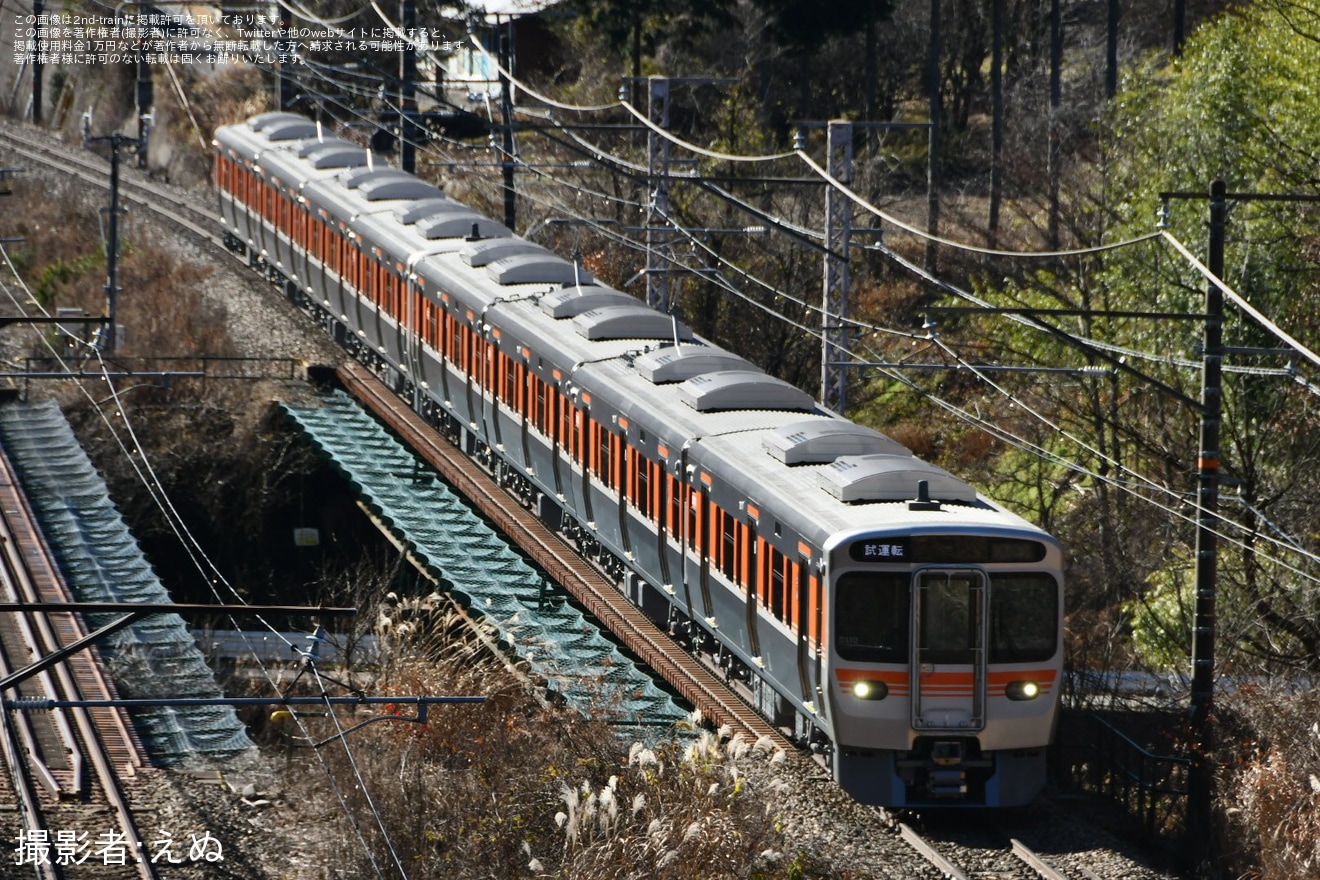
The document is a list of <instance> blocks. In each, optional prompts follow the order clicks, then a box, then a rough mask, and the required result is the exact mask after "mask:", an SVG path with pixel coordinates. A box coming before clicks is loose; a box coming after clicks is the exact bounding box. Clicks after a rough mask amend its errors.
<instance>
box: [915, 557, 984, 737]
mask: <svg viewBox="0 0 1320 880" xmlns="http://www.w3.org/2000/svg"><path fill="white" fill-rule="evenodd" d="M987 593H988V591H987V589H986V579H985V575H984V574H983V573H982V572H980V571H976V570H969V569H925V570H922V571H919V572H917V575H916V581H915V583H914V585H913V602H912V608H913V638H912V652H913V653H912V727H913V729H914V730H917V731H941V732H949V733H952V732H974V731H978V730H981V729H982V728H984V727H985V682H986V649H985V648H986V635H985V633H986V618H987V615H986V600H987Z"/></svg>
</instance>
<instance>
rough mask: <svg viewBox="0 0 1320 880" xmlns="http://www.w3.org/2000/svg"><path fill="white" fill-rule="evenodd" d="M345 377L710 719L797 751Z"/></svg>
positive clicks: (372, 381)
mask: <svg viewBox="0 0 1320 880" xmlns="http://www.w3.org/2000/svg"><path fill="white" fill-rule="evenodd" d="M338 376H339V379H340V381H341V382H342V383H343V385H344V387H345V388H346V389H347V390H348V392H349V393H350V394H351V395H353V396H354V397H355V398H357V399H358V400H359V401H360V402H361V403H362V404H363V405H365V406H367V407H368V408H369V409H371V410H372V411H373V412H375V413H376V414H377V416H379V417H380V418H381V419H382V420H383V421H384V422H385V423H386V424H387V425H389V426H390V427H391V428H392V429H393V430H394V431H395V432H396V433H398V434H399V436H400V437H402V438H403V439H404V441H405V442H406V443H407V444H408V445H409V446H411V447H412V448H413V449H414V450H415V451H417V452H418V453H419V454H420V455H421V456H422V457H423V458H424V459H426V461H427V462H428V463H429V464H430V465H431V466H432V467H434V468H436V470H437V471H438V472H439V473H440V474H441V476H442V477H444V479H445V480H447V481H448V482H449V483H450V484H451V485H453V486H454V487H455V488H456V489H457V490H458V491H459V492H461V493H462V494H463V495H465V496H467V497H468V498H469V499H471V500H472V501H473V503H475V504H477V506H478V507H479V508H480V509H481V511H482V513H484V514H485V515H486V516H487V517H489V518H490V519H491V520H492V521H493V522H494V523H495V525H496V527H497V528H499V529H500V530H501V531H503V532H505V534H507V535H509V537H510V538H512V539H513V540H514V541H515V542H516V543H518V544H519V545H520V546H521V547H522V548H523V549H524V550H525V551H526V552H527V553H528V554H529V555H531V556H532V558H533V559H534V560H535V561H536V562H537V564H538V565H540V566H541V568H542V569H544V570H545V572H546V574H547V575H549V577H550V578H551V579H552V580H554V581H556V582H557V583H559V584H560V585H561V586H563V587H564V589H566V590H567V591H568V592H569V593H570V594H572V595H573V597H574V598H575V599H576V600H577V601H578V602H579V603H581V605H582V606H583V607H584V608H585V609H586V610H587V611H588V612H589V613H591V614H592V615H594V616H595V617H596V619H598V620H600V621H601V623H602V624H603V625H604V626H605V628H606V629H608V630H609V631H610V632H612V633H613V634H614V636H615V637H616V638H618V639H620V640H621V641H622V642H623V643H624V644H625V645H627V647H628V648H629V649H630V650H632V651H633V652H634V653H636V654H637V655H638V656H639V657H641V659H642V660H643V662H645V663H646V664H647V665H648V666H650V667H651V668H652V669H654V670H655V671H656V673H657V674H659V675H660V677H661V678H663V679H665V680H666V681H668V682H669V683H670V684H671V685H673V686H674V687H675V688H676V689H677V690H678V691H679V693H681V694H682V695H683V696H684V697H685V698H686V699H687V700H688V701H689V702H691V703H692V705H694V706H696V707H697V708H698V709H700V710H701V712H702V713H703V715H704V716H705V717H707V718H710V719H712V720H714V721H715V722H716V723H718V724H727V725H729V726H730V727H731V728H732V729H734V730H735V731H737V732H740V733H743V734H744V735H746V736H750V737H751V738H752V739H753V740H758V739H760V738H762V737H768V738H770V739H771V740H772V741H774V742H775V744H776V745H777V746H779V747H780V748H783V749H784V750H786V751H792V750H796V746H794V745H793V744H792V743H790V742H789V741H788V740H787V739H786V738H785V737H784V736H783V734H781V733H780V732H779V731H778V730H777V729H776V728H775V727H773V726H772V725H770V724H769V723H768V722H766V721H765V720H764V719H763V718H761V717H760V716H759V715H757V714H756V713H755V711H753V710H752V708H751V707H750V706H748V705H747V704H746V703H745V702H743V700H742V699H741V698H739V697H738V696H737V695H736V694H734V693H733V692H732V691H730V690H729V689H728V688H727V687H725V686H724V685H723V684H722V683H721V682H719V681H717V680H716V678H715V676H714V674H713V673H711V672H710V671H709V670H708V669H707V667H705V666H704V665H703V664H702V663H701V662H700V661H699V660H697V659H696V658H694V657H692V656H691V655H689V654H688V653H687V652H686V651H684V650H683V649H681V648H680V647H679V646H677V645H676V644H675V643H674V642H673V641H672V640H671V639H669V638H668V637H667V636H665V635H664V634H663V633H661V632H660V630H659V629H658V628H657V627H656V626H655V624H654V623H653V622H652V621H651V620H650V619H649V618H647V617H646V616H645V615H643V614H642V612H641V610H640V609H638V608H637V607H636V606H634V605H633V604H632V603H631V602H628V601H627V599H626V598H625V597H624V596H623V595H622V594H621V593H620V592H619V590H617V589H616V588H615V587H614V585H613V584H611V583H609V582H608V581H606V580H605V578H604V577H603V576H602V575H601V574H600V573H599V572H598V571H596V570H595V569H594V568H591V567H590V566H589V563H587V562H586V561H585V560H583V559H582V558H581V557H579V556H578V555H577V554H576V553H575V552H574V551H573V550H572V549H571V548H570V547H568V545H566V544H565V543H564V542H563V541H562V540H561V539H560V538H558V537H557V536H556V535H555V534H554V533H553V532H551V531H550V530H549V529H548V528H547V527H546V526H545V524H544V523H542V522H541V521H540V520H539V519H538V518H537V517H536V516H535V515H534V514H532V513H531V512H529V511H528V510H526V508H524V507H523V506H522V505H521V504H520V503H519V502H518V501H517V500H516V499H514V498H513V497H511V496H510V495H509V494H508V493H507V492H505V491H504V490H503V489H502V488H500V487H499V486H498V485H497V484H496V483H495V481H494V480H493V479H491V478H490V476H489V475H488V474H486V473H485V472H484V471H483V470H481V469H480V468H479V467H478V466H477V465H476V464H474V463H473V462H471V461H470V460H469V459H467V458H466V457H465V456H463V455H462V453H460V452H459V451H458V450H457V449H455V448H454V447H453V446H452V445H451V444H450V443H448V441H446V440H444V439H443V438H442V437H441V436H440V434H439V433H438V432H436V431H435V429H434V428H432V427H431V426H430V425H428V424H427V423H426V422H424V421H423V420H422V419H421V418H420V417H419V416H417V414H416V413H414V412H413V411H412V409H411V408H409V407H407V406H406V405H405V404H404V403H403V402H402V401H400V400H398V399H397V398H396V397H395V396H394V395H393V394H392V393H391V392H390V391H389V390H388V389H386V388H385V386H384V385H382V384H381V383H380V381H379V380H378V379H376V377H375V376H373V375H371V373H370V372H368V371H367V370H366V369H365V368H363V367H361V366H360V365H358V364H349V365H347V366H344V367H341V368H340V369H339V371H338Z"/></svg>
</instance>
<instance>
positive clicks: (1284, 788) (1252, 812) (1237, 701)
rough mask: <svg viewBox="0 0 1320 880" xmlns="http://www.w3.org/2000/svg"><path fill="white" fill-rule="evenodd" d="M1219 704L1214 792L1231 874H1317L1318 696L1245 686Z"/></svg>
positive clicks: (1291, 879) (1271, 877) (1282, 878)
mask: <svg viewBox="0 0 1320 880" xmlns="http://www.w3.org/2000/svg"><path fill="white" fill-rule="evenodd" d="M1225 706H1226V712H1225V717H1226V723H1225V728H1226V737H1225V743H1224V745H1225V747H1226V751H1227V754H1226V755H1225V756H1224V758H1223V762H1224V763H1223V766H1224V768H1225V769H1224V771H1223V775H1222V778H1221V780H1220V797H1221V800H1222V805H1223V808H1224V812H1225V821H1226V823H1227V825H1228V830H1229V833H1228V834H1226V835H1225V839H1226V840H1230V841H1233V842H1234V843H1235V844H1236V845H1237V852H1235V853H1234V854H1233V856H1234V858H1235V860H1236V861H1237V862H1238V872H1239V875H1240V876H1242V877H1247V878H1252V880H1296V878H1301V877H1317V876H1320V721H1317V719H1318V718H1320V695H1318V694H1316V693H1308V694H1304V695H1300V696H1298V695H1284V694H1279V693H1271V692H1268V691H1261V690H1250V691H1245V692H1242V693H1239V694H1236V695H1234V696H1233V697H1231V698H1229V699H1228V700H1226V701H1225Z"/></svg>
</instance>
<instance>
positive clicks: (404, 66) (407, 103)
mask: <svg viewBox="0 0 1320 880" xmlns="http://www.w3.org/2000/svg"><path fill="white" fill-rule="evenodd" d="M400 20H401V22H402V27H403V35H404V41H403V48H402V49H400V50H399V83H400V86H399V167H400V168H402V169H403V170H404V171H407V172H408V173H409V174H416V173H417V131H416V126H415V125H414V122H415V120H416V118H417V49H416V47H415V46H413V44H412V37H413V34H414V32H415V31H416V30H417V0H403V14H402V15H401V16H400ZM505 124H506V125H507V124H508V118H507V117H506V118H505Z"/></svg>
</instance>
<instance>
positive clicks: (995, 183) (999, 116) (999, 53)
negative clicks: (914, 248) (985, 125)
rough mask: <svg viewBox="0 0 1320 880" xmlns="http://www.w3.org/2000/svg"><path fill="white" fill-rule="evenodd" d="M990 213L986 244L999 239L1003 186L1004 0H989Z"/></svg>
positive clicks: (994, 243)
mask: <svg viewBox="0 0 1320 880" xmlns="http://www.w3.org/2000/svg"><path fill="white" fill-rule="evenodd" d="M990 5H991V7H992V10H991V14H990V18H991V38H990V106H991V112H990V216H989V218H988V219H987V220H986V226H987V227H988V228H989V239H990V241H989V245H990V247H991V248H994V247H996V246H997V245H998V243H999V202H1000V200H1001V199H1002V198H1003V187H1004V169H1003V168H1002V164H1003V153H1004V0H990Z"/></svg>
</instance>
